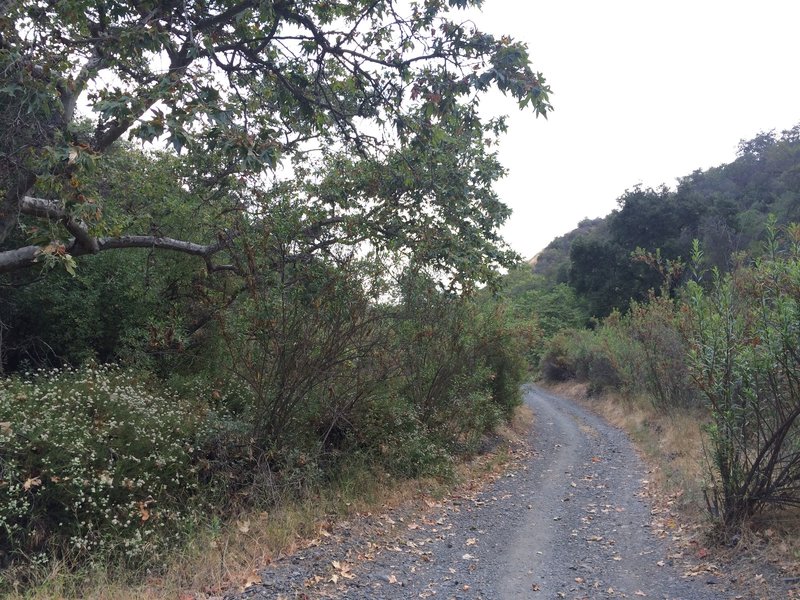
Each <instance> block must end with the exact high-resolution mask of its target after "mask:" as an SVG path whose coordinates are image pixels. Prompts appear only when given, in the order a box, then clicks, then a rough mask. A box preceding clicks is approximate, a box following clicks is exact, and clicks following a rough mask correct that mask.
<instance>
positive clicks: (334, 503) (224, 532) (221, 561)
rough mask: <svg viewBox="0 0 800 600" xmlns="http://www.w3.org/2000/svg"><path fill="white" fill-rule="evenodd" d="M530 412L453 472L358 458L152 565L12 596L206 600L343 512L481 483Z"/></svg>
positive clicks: (254, 578) (46, 584) (236, 585)
mask: <svg viewBox="0 0 800 600" xmlns="http://www.w3.org/2000/svg"><path fill="white" fill-rule="evenodd" d="M532 420H533V416H532V414H531V411H530V410H529V409H527V408H525V407H520V408H518V409H517V410H516V412H515V414H514V416H513V418H512V420H511V422H510V423H508V424H507V425H503V426H501V427H500V428H499V429H498V431H497V432H496V433H495V434H494V435H493V436H492V438H491V439H490V440H487V444H486V445H487V446H488V447H489V448H490V449H489V450H488V451H487V452H485V453H483V454H479V455H477V456H475V457H473V458H472V459H471V460H468V461H465V462H462V463H461V464H459V465H457V467H456V469H455V476H454V477H453V478H452V479H450V480H443V479H434V478H426V479H413V480H403V481H396V480H393V479H392V478H390V477H389V476H388V475H386V474H382V473H376V472H375V471H374V470H371V469H369V468H368V467H367V465H366V464H363V465H362V464H357V463H356V464H353V465H351V467H350V468H348V469H346V470H343V471H342V472H340V474H339V476H338V477H337V478H336V479H335V480H334V481H332V482H331V483H330V485H329V486H327V487H324V488H320V489H318V490H316V492H315V493H313V494H309V495H308V497H307V498H306V499H304V500H297V499H294V500H285V501H282V502H280V503H279V505H278V507H277V508H275V509H274V510H269V511H254V510H250V511H246V512H241V513H239V514H237V515H232V516H231V517H230V519H228V520H226V521H225V522H221V521H212V522H211V523H209V524H207V525H206V526H204V527H203V528H202V529H199V530H197V531H195V532H193V533H192V534H191V535H190V536H189V541H188V542H187V543H186V544H185V545H184V546H183V547H182V549H181V551H180V552H176V553H174V555H173V556H172V557H171V558H170V560H169V561H168V562H166V563H165V564H164V565H163V568H162V569H158V570H157V571H155V570H154V571H153V572H151V573H142V572H139V573H131V572H125V571H115V570H114V569H113V568H109V567H105V568H95V569H90V568H88V569H84V570H83V571H80V572H77V573H75V572H70V571H69V570H68V569H66V568H64V566H63V565H61V564H56V565H52V564H51V565H49V566H48V568H47V570H44V569H43V570H42V571H41V572H39V573H36V574H35V577H36V579H37V582H36V585H34V586H30V587H28V590H27V591H26V592H19V593H16V594H15V593H11V594H10V595H8V596H7V598H8V600H50V599H53V598H59V599H60V598H64V599H67V598H84V599H87V600H156V599H163V598H174V599H177V600H190V599H192V600H201V599H205V598H213V597H220V596H222V595H223V594H225V593H226V592H231V591H237V590H242V589H244V588H245V587H246V586H248V585H249V584H252V583H256V582H258V581H259V580H260V579H259V578H258V572H259V571H260V570H261V569H263V568H264V567H265V566H266V565H268V564H269V563H270V562H271V561H272V560H274V559H275V558H277V557H279V556H282V555H289V554H292V553H293V552H295V551H296V550H298V549H299V548H303V547H305V546H307V545H308V544H310V543H312V542H313V541H314V540H315V539H319V538H320V537H321V536H324V535H325V533H326V531H327V530H329V529H330V528H331V526H332V524H333V523H334V522H336V521H338V520H342V519H350V518H352V517H354V516H356V515H359V514H366V513H372V512H377V511H383V510H386V509H388V508H394V507H398V506H419V507H421V508H422V507H424V505H425V504H424V501H425V500H426V499H431V498H433V499H440V498H442V497H444V496H446V495H447V494H448V493H451V492H453V491H454V490H456V489H459V488H461V487H463V486H469V487H473V488H474V487H476V486H479V485H481V484H482V483H483V482H484V481H486V480H487V479H489V478H491V477H493V476H495V475H496V474H497V473H498V472H500V471H501V470H502V469H503V468H505V467H506V466H507V465H508V464H509V462H511V461H512V460H514V448H515V447H517V446H518V445H519V443H520V441H521V440H522V438H523V437H524V435H525V433H526V432H527V431H528V430H529V429H530V426H531V423H532Z"/></svg>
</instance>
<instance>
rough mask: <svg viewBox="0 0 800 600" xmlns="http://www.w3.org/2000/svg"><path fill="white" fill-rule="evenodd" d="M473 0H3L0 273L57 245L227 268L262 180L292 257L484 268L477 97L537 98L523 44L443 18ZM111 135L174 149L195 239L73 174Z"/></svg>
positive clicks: (489, 130)
mask: <svg viewBox="0 0 800 600" xmlns="http://www.w3.org/2000/svg"><path fill="white" fill-rule="evenodd" d="M479 4H480V2H479V0H448V1H445V0H426V1H425V2H411V3H409V4H406V3H400V2H395V1H394V0H352V1H347V2H341V1H334V0H326V1H323V2H304V1H300V0H260V1H259V0H210V1H200V0H194V1H190V2H177V1H175V0H162V1H155V0H151V1H148V2H138V3H130V2H121V1H118V0H66V1H62V2H50V1H45V0H22V1H19V2H13V3H5V4H4V7H5V8H4V13H5V14H2V15H0V72H2V73H3V81H2V82H0V84H1V85H0V132H2V133H0V157H2V160H0V163H2V165H3V166H2V167H0V194H2V196H1V197H0V273H3V272H10V271H13V270H17V269H23V268H29V267H31V266H33V265H35V264H36V263H42V262H44V263H46V262H62V263H63V264H64V265H65V266H66V267H67V268H68V269H70V270H71V269H73V268H74V266H73V257H78V256H81V255H85V254H96V253H98V252H101V251H105V250H110V249H120V248H133V247H139V248H142V247H146V248H160V249H166V250H172V251H177V252H182V253H186V254H190V255H196V256H199V257H202V258H203V259H205V261H206V265H207V269H208V270H209V271H215V270H227V271H237V272H241V269H240V267H239V266H238V265H237V261H236V260H233V257H232V254H233V253H234V251H235V244H236V239H237V236H238V235H239V233H238V232H237V228H241V227H243V226H247V225H248V224H252V223H253V221H254V214H253V210H252V208H253V206H258V209H259V210H262V209H263V208H264V206H265V202H264V199H265V198H274V197H276V193H275V190H278V191H279V193H278V194H277V195H280V194H284V195H285V194H288V193H293V194H298V195H299V197H300V198H302V199H303V200H304V201H305V202H306V203H307V204H308V206H309V207H310V209H309V211H308V218H309V221H308V223H307V227H306V228H305V229H304V231H303V234H302V236H301V237H300V239H298V241H297V242H298V244H299V245H300V246H302V248H298V253H297V258H298V259H302V260H307V259H308V257H309V256H310V255H312V254H319V253H324V252H325V251H328V250H330V249H331V248H333V247H335V246H336V245H339V244H355V243H358V242H360V241H363V240H365V239H368V240H370V241H372V242H373V243H374V244H377V245H383V246H385V247H387V248H390V249H392V250H398V251H402V250H408V251H412V250H413V249H414V248H419V249H420V250H421V252H419V253H418V258H419V260H421V261H424V262H426V263H429V264H431V265H433V266H434V267H435V268H439V269H444V270H445V271H447V270H450V271H453V272H457V271H459V270H460V269H462V268H463V267H465V266H470V269H471V271H472V275H475V276H485V274H486V272H487V271H486V266H487V265H491V264H493V263H495V262H496V261H498V260H499V261H501V262H502V261H503V260H505V258H507V256H508V253H507V252H506V251H505V250H504V247H503V245H502V243H501V242H500V240H499V238H498V237H497V235H496V233H495V229H496V227H497V225H498V224H499V223H501V222H502V220H503V219H504V218H505V217H506V216H507V210H506V209H505V207H503V205H502V204H501V203H500V202H499V201H498V199H497V198H496V196H495V195H494V193H493V192H492V190H491V183H492V182H493V181H494V180H495V179H496V178H497V177H499V176H500V175H501V174H502V169H501V168H500V167H499V165H498V164H497V162H496V159H495V158H494V155H493V154H492V153H491V152H490V151H489V150H488V149H487V138H492V137H494V135H495V134H498V133H500V132H501V131H502V130H503V123H502V121H490V122H486V123H484V122H482V121H481V119H480V118H479V116H478V113H477V109H478V104H479V99H480V95H481V93H482V92H484V91H486V90H487V89H488V88H489V87H490V86H496V87H498V88H499V89H500V90H502V91H503V92H504V93H506V94H508V95H511V96H512V97H514V98H515V99H516V100H517V101H518V103H519V105H520V107H525V106H530V107H532V109H533V110H534V112H535V113H536V114H537V115H546V114H547V112H548V111H549V110H550V105H549V103H548V94H549V88H548V86H547V85H546V83H545V81H544V79H543V78H542V76H541V75H540V74H537V73H534V72H533V71H532V70H531V68H530V65H529V58H528V54H527V50H526V48H525V46H524V45H523V44H521V43H518V42H514V41H512V40H511V39H509V38H507V37H502V38H499V39H497V38H495V37H493V36H491V35H486V34H483V33H481V32H479V31H477V30H476V29H475V28H474V26H472V25H471V24H462V23H459V22H457V21H455V20H454V19H453V14H455V13H454V12H453V13H451V12H450V11H451V10H454V9H462V8H466V7H468V6H470V5H479ZM79 107H81V109H82V108H83V107H85V108H86V109H87V110H85V111H84V110H79ZM79 113H81V114H84V113H85V119H86V120H81V119H79V118H78V117H77V115H78V114H79ZM125 138H127V139H131V140H136V141H141V142H143V143H145V144H155V145H156V147H162V148H163V147H170V148H171V149H172V151H173V152H174V153H175V154H176V155H178V157H179V160H178V161H177V164H176V176H177V177H179V178H180V181H181V185H182V187H183V188H184V189H185V190H186V191H187V192H189V193H190V194H191V195H192V197H194V198H195V201H196V202H197V203H202V204H204V206H205V210H206V211H207V213H208V214H211V215H213V216H214V221H213V227H210V228H209V230H208V231H205V232H200V233H199V234H195V235H203V236H205V237H203V238H201V239H200V240H199V241H197V239H196V238H195V240H190V239H188V236H187V237H172V236H170V235H168V234H167V233H165V232H163V231H161V230H160V227H159V223H157V222H156V223H151V225H153V227H152V228H151V229H152V230H153V231H149V230H142V229H141V228H138V229H137V226H136V224H137V223H140V222H141V221H140V220H137V219H135V218H132V219H128V220H127V222H125V220H124V219H123V220H120V221H117V223H116V224H115V225H112V224H111V223H109V220H108V218H107V215H108V213H110V212H113V210H115V209H116V210H119V208H120V207H121V206H123V205H124V202H123V199H121V198H115V197H113V195H111V194H108V193H107V191H106V190H103V189H102V188H98V187H96V186H92V185H91V181H92V179H93V175H92V173H93V171H94V170H95V169H97V168H98V165H100V164H101V163H102V162H103V161H104V160H106V157H107V155H108V153H109V151H110V149H111V148H112V147H113V146H114V145H115V144H116V143H118V142H119V141H120V140H122V139H125ZM422 158H424V160H421V159H422ZM378 175H380V177H378ZM386 181H390V182H391V185H392V186H394V187H387V184H386ZM382 182H383V183H382ZM334 183H335V184H336V185H338V186H340V187H339V189H335V186H334V185H333V184H334ZM162 204H163V203H162V198H159V197H152V198H151V207H152V206H159V205H162ZM138 208H140V209H141V207H138ZM256 212H257V211H256ZM120 222H125V223H126V226H119V223H120ZM33 227H36V232H37V235H40V236H41V234H42V232H45V233H46V234H47V235H46V237H47V239H46V240H37V239H35V237H36V236H34V235H31V231H32V228H33ZM437 236H438V237H439V238H442V239H445V240H446V241H447V243H445V244H439V245H438V247H437V243H434V241H433V238H434V237H437ZM455 242H457V244H458V247H459V248H461V249H463V250H464V251H463V252H456V251H453V250H454V247H455V246H454V244H455ZM476 260H477V261H478V265H479V267H480V268H477V269H476V268H474V264H475V261H476Z"/></svg>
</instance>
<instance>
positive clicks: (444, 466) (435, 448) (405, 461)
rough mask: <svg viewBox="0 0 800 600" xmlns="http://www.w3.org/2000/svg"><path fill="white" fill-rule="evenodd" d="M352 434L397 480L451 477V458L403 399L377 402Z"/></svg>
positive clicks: (360, 418)
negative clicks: (402, 478)
mask: <svg viewBox="0 0 800 600" xmlns="http://www.w3.org/2000/svg"><path fill="white" fill-rule="evenodd" d="M353 431H354V433H353V435H354V436H355V437H356V441H357V443H358V447H360V448H361V449H362V451H366V452H369V453H372V454H373V455H374V456H375V457H376V459H377V462H378V464H380V465H381V466H382V467H383V468H384V469H386V471H387V472H389V473H390V474H392V475H394V476H396V477H422V476H450V475H452V469H453V460H452V457H451V456H450V454H448V453H447V451H446V450H445V449H444V448H443V447H442V446H441V444H439V443H437V441H436V438H435V437H434V436H433V435H432V434H431V432H430V430H429V429H428V428H427V427H426V425H425V423H423V421H422V420H421V419H420V416H419V414H418V411H417V410H416V409H415V407H414V406H413V405H412V404H410V403H409V402H407V401H404V400H403V399H402V398H398V397H396V396H391V395H385V396H378V397H376V398H374V399H373V401H372V402H371V403H370V405H369V406H368V407H364V410H363V411H362V412H361V413H360V414H358V415H356V422H355V427H354V429H353Z"/></svg>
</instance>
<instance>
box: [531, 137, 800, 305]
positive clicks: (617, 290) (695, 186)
mask: <svg viewBox="0 0 800 600" xmlns="http://www.w3.org/2000/svg"><path fill="white" fill-rule="evenodd" d="M618 203H619V208H618V209H617V210H615V211H613V212H612V213H611V214H610V215H608V216H607V217H605V218H601V219H594V220H589V219H587V220H585V221H583V222H581V223H580V224H579V226H578V228H577V229H575V230H573V231H571V232H570V233H567V234H566V235H564V236H561V237H559V238H556V239H555V240H553V241H552V242H551V243H550V244H549V245H548V246H547V248H545V249H544V250H543V251H542V252H541V253H540V254H539V256H538V257H537V259H536V262H535V265H534V272H535V273H536V274H539V275H542V276H543V277H544V278H545V279H546V280H548V281H549V282H550V283H552V284H556V283H568V284H569V285H570V286H571V287H572V288H573V289H574V290H575V292H576V293H577V295H578V296H579V297H581V298H582V299H583V300H585V302H586V303H587V307H588V311H589V313H590V314H591V315H594V316H598V317H603V316H606V315H608V314H610V313H611V311H612V310H614V309H615V308H616V309H621V310H625V309H626V308H627V307H628V304H629V303H630V300H631V299H634V300H643V299H645V298H646V296H647V291H648V290H649V289H651V288H657V287H658V286H659V285H660V283H659V278H660V275H659V274H658V273H657V271H656V270H654V269H652V268H651V267H650V266H648V265H646V264H644V263H642V262H640V261H635V260H632V258H631V255H632V253H633V252H634V251H635V250H636V249H637V248H642V249H644V250H647V251H650V252H655V251H656V250H657V249H658V250H659V252H660V255H661V257H662V258H663V259H664V260H675V259H678V258H681V259H683V260H684V261H686V260H688V258H689V255H690V253H691V247H692V241H693V240H694V239H697V240H699V241H700V242H701V246H702V247H703V250H704V258H705V261H706V265H704V266H707V267H713V266H716V267H718V268H720V269H721V270H722V271H726V272H727V271H729V270H730V268H731V266H732V261H733V260H734V259H735V256H736V254H737V253H738V252H741V251H749V250H752V249H753V248H754V247H755V246H756V245H758V242H759V240H762V239H763V236H764V232H765V228H766V224H767V219H768V218H769V215H774V217H775V219H776V221H777V225H778V226H781V225H784V224H787V223H791V222H797V221H800V125H796V126H795V127H793V128H791V129H789V130H787V131H783V132H781V133H780V134H776V133H774V132H768V133H761V134H759V135H757V136H756V137H754V138H753V139H751V140H748V141H742V142H741V143H740V144H739V151H738V156H737V158H736V159H735V160H734V161H733V162H731V163H730V164H725V165H721V166H719V167H714V168H711V169H708V170H707V171H702V170H697V171H695V172H693V173H692V174H690V175H687V176H686V177H683V178H681V179H680V180H679V181H678V185H677V189H675V190H671V189H669V188H667V187H666V186H662V187H659V188H657V189H652V188H643V187H635V188H633V189H631V190H628V191H626V192H625V194H623V195H622V197H620V198H619V201H618Z"/></svg>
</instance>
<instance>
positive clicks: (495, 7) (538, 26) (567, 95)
mask: <svg viewBox="0 0 800 600" xmlns="http://www.w3.org/2000/svg"><path fill="white" fill-rule="evenodd" d="M472 18H473V20H474V21H475V23H476V24H477V25H478V27H479V29H481V30H483V31H488V32H491V33H495V34H509V35H511V36H512V37H514V38H516V39H520V40H523V41H525V42H527V44H528V47H529V51H530V55H531V58H532V61H533V64H534V68H535V70H537V71H541V72H542V73H543V74H544V75H545V77H546V79H547V81H548V83H549V84H550V85H551V87H552V89H553V96H552V103H553V105H554V107H555V111H554V112H553V113H552V115H551V116H550V118H549V119H548V120H543V119H541V118H539V119H536V118H534V117H533V115H532V114H529V113H519V112H517V111H516V110H515V105H514V103H513V102H512V101H511V100H510V99H503V98H502V97H497V98H495V97H492V98H490V99H489V100H488V101H487V104H488V105H489V106H487V108H488V109H490V110H492V111H497V112H502V113H509V114H510V121H509V123H510V130H509V132H508V134H507V135H506V136H505V138H504V139H503V140H502V142H501V150H500V158H501V161H502V162H503V164H504V165H505V166H506V167H507V168H508V169H509V170H510V173H509V176H508V177H507V178H506V179H505V180H503V181H502V182H500V183H499V184H498V186H497V190H498V192H499V193H500V195H501V197H502V198H503V200H504V201H505V202H506V203H507V204H508V205H510V206H511V207H512V208H513V210H514V214H513V216H512V217H511V219H510V221H509V222H508V224H507V225H506V226H505V227H504V228H503V230H502V231H503V234H504V236H505V238H506V240H507V241H508V242H509V243H510V244H511V246H512V247H513V248H514V249H515V250H517V252H519V253H520V254H522V255H523V256H524V257H526V258H527V257H531V256H533V255H534V254H535V253H536V252H538V251H539V250H541V249H542V248H543V247H544V246H546V245H547V244H548V243H549V242H550V240H552V239H553V238H554V237H556V236H558V235H562V234H564V233H566V232H567V231H570V230H571V229H574V228H575V226H576V225H577V223H578V222H579V221H580V220H582V219H583V218H585V217H599V216H603V215H606V214H608V213H609V212H611V210H613V209H614V208H615V207H616V200H617V198H618V197H619V196H620V195H622V193H623V192H624V191H625V189H627V188H630V187H632V186H634V185H636V184H637V183H642V184H644V185H647V186H657V185H659V184H661V183H666V184H667V185H670V186H674V184H675V180H676V178H678V177H681V176H684V175H688V174H689V173H691V172H692V171H694V170H695V169H698V168H702V169H707V168H709V167H713V166H717V165H720V164H722V163H725V162H729V161H731V160H733V159H734V158H735V155H736V148H737V145H738V143H739V141H740V140H741V139H749V138H751V137H753V136H754V135H755V134H757V133H758V132H760V131H767V130H770V129H776V130H778V131H781V130H783V129H788V128H790V127H792V126H793V125H795V124H796V123H798V122H800V51H798V46H797V43H798V31H800V2H798V1H796V0H759V1H758V2H756V1H755V0H752V1H740V0H728V1H724V2H723V1H718V0H693V1H689V0H670V1H669V2H666V1H658V0H649V1H648V0H635V1H634V0H605V1H603V2H599V1H591V0H574V1H564V0H549V1H544V0H485V2H484V5H483V9H482V10H481V11H480V12H479V13H474V14H473V17H472Z"/></svg>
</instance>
